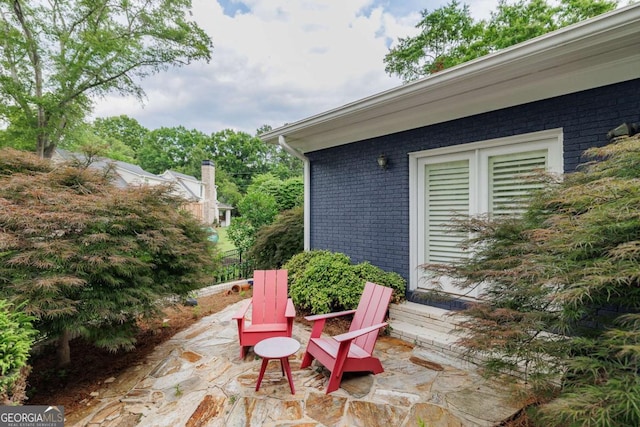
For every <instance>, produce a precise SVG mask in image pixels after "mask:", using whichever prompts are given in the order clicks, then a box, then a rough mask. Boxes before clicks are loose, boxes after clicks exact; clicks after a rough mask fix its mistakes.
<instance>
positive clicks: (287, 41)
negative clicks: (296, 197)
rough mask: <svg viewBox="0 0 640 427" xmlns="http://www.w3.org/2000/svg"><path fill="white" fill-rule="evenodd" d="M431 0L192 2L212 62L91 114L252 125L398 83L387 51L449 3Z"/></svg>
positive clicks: (152, 81) (214, 126)
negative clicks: (424, 15)
mask: <svg viewBox="0 0 640 427" xmlns="http://www.w3.org/2000/svg"><path fill="white" fill-rule="evenodd" d="M478 1H479V2H484V1H490V0H478ZM426 3H427V4H425V2H423V1H421V2H418V1H404V2H398V1H394V0H375V1H373V0H341V1H335V0H299V1H291V0H243V1H242V2H240V1H237V0H219V1H213V0H194V2H193V16H194V19H195V20H196V21H197V22H198V24H199V25H200V26H201V27H202V28H203V29H205V31H207V33H208V34H209V35H210V36H211V38H212V40H213V44H214V50H213V55H212V59H211V62H210V63H209V64H205V63H197V64H191V65H189V66H187V67H184V68H179V69H171V70H169V71H166V72H163V73H161V74H158V75H155V76H152V77H149V78H147V79H145V80H144V81H143V82H142V87H143V88H144V90H145V92H146V93H147V100H146V101H145V105H144V107H143V106H141V105H140V103H139V102H138V101H136V100H135V99H132V98H122V97H117V96H109V97H107V98H105V99H104V100H98V101H97V103H96V109H95V112H94V116H96V117H105V116H112V115H119V114H126V115H128V116H130V117H133V118H135V119H137V120H138V121H139V122H140V123H141V124H142V125H143V126H145V127H147V128H149V129H155V128H158V127H161V126H169V127H172V126H179V125H183V126H185V127H187V128H190V129H192V128H193V129H198V130H201V131H203V132H207V133H211V132H215V131H219V130H222V129H226V128H232V129H237V130H243V131H247V132H249V133H254V132H255V130H256V129H257V128H258V127H260V126H262V125H263V124H269V125H271V126H273V127H278V126H281V125H282V124H284V123H287V122H288V123H291V122H293V121H296V120H299V119H303V118H305V117H308V116H310V115H313V114H317V113H320V112H322V111H325V110H327V109H331V108H335V107H339V106H340V105H343V104H345V103H348V102H351V101H355V100H357V99H359V98H363V97H366V96H369V95H372V94H374V93H377V92H380V91H382V90H386V89H389V88H391V87H394V86H397V85H398V84H400V81H399V80H398V79H397V78H392V77H390V76H388V75H386V74H385V72H384V63H383V58H384V55H385V54H386V53H387V51H388V47H389V45H390V44H391V43H392V42H394V41H395V40H397V38H398V37H405V36H408V35H414V34H415V33H416V29H415V28H414V26H415V24H416V22H417V21H418V19H419V11H420V10H421V9H424V8H428V9H429V10H432V9H435V8H437V7H440V6H441V5H442V4H444V2H442V3H441V4H433V5H430V4H428V3H429V2H428V1H427V2H426ZM478 4H481V5H482V6H481V9H486V6H484V3H478ZM489 7H491V6H489ZM472 8H473V4H472ZM225 11H226V12H227V13H226V14H225ZM487 16H488V13H487Z"/></svg>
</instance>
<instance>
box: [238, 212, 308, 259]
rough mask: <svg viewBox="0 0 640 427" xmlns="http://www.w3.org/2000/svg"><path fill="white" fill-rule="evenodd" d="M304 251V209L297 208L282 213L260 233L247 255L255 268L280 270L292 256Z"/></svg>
mask: <svg viewBox="0 0 640 427" xmlns="http://www.w3.org/2000/svg"><path fill="white" fill-rule="evenodd" d="M303 249H304V209H303V208H302V207H297V208H294V209H291V210H288V211H284V212H281V213H280V214H279V215H278V216H277V217H276V219H275V221H274V222H273V223H271V224H269V225H266V226H264V227H262V228H260V230H259V231H258V233H257V235H256V240H255V243H254V244H253V246H252V247H251V249H250V250H249V253H248V254H247V255H248V256H249V258H251V259H252V260H253V261H254V262H255V268H257V269H261V270H268V269H274V268H280V267H281V266H282V265H283V264H284V263H285V262H287V261H288V260H289V259H290V258H291V257H292V256H294V255H295V254H297V253H299V252H301V251H302V250H303Z"/></svg>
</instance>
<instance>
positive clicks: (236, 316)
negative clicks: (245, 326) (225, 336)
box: [232, 299, 251, 319]
mask: <svg viewBox="0 0 640 427" xmlns="http://www.w3.org/2000/svg"><path fill="white" fill-rule="evenodd" d="M250 305H251V299H247V300H245V301H244V302H243V303H242V305H241V306H240V309H239V310H238V311H237V312H236V314H234V315H233V317H232V319H242V318H243V317H244V316H245V315H246V314H247V310H249V306H250Z"/></svg>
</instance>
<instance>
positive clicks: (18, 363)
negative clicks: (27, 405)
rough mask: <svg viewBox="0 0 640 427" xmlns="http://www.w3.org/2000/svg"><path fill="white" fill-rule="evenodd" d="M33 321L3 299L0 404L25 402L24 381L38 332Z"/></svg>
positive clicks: (0, 307) (1, 306) (0, 345)
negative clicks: (32, 346) (32, 345)
mask: <svg viewBox="0 0 640 427" xmlns="http://www.w3.org/2000/svg"><path fill="white" fill-rule="evenodd" d="M32 320H33V319H32V318H31V317H29V316H27V315H26V314H24V313H23V312H22V311H21V308H20V307H19V308H17V309H16V308H14V307H13V306H12V305H11V304H9V303H8V302H7V301H5V300H0V404H3V403H4V402H10V403H21V401H22V400H23V399H24V389H23V388H24V387H18V385H19V383H20V382H24V378H23V377H25V376H26V373H27V372H28V370H27V371H25V370H24V369H23V368H26V367H27V366H26V365H27V359H28V358H29V350H31V344H32V343H33V337H34V335H35V330H34V329H33V327H32V326H31V321H32Z"/></svg>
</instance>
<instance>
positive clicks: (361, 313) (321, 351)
mask: <svg viewBox="0 0 640 427" xmlns="http://www.w3.org/2000/svg"><path fill="white" fill-rule="evenodd" d="M391 293H392V289H391V288H387V287H385V286H380V285H376V284H375V283H371V282H367V283H366V285H365V287H364V292H363V293H362V296H361V297H360V302H359V303H358V308H357V309H356V310H347V311H341V312H339V313H328V314H318V315H315V316H308V317H305V319H307V320H309V321H313V322H314V323H313V329H312V330H311V338H309V343H308V344H307V351H306V352H305V354H304V358H303V359H302V364H301V365H300V368H306V367H307V366H309V365H311V362H312V361H313V359H316V360H318V362H320V363H322V364H323V365H324V366H325V367H326V368H327V369H328V370H329V371H331V376H330V377H329V384H328V386H327V394H328V393H331V392H332V391H335V390H337V389H338V387H340V381H341V380H342V374H343V373H344V372H360V371H369V372H373V373H374V374H379V373H380V372H383V371H384V369H383V368H382V364H381V363H380V360H379V359H378V358H377V357H373V356H372V353H373V348H374V346H375V345H376V341H377V340H378V330H379V329H380V328H383V327H385V326H386V325H387V324H386V323H384V322H383V320H384V318H385V315H386V314H387V308H388V307H389V301H390V300H391ZM347 314H354V316H353V320H352V321H351V327H350V328H349V332H347V333H344V334H340V335H336V336H334V337H322V336H320V335H321V334H322V329H323V328H324V324H325V321H326V320H327V319H329V318H332V317H338V316H344V315H347Z"/></svg>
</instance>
